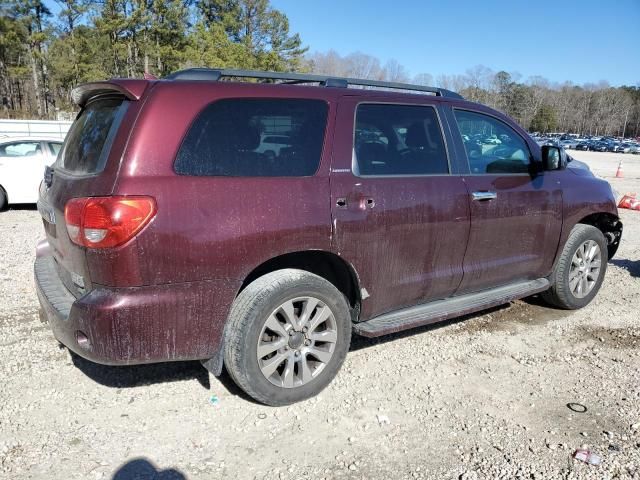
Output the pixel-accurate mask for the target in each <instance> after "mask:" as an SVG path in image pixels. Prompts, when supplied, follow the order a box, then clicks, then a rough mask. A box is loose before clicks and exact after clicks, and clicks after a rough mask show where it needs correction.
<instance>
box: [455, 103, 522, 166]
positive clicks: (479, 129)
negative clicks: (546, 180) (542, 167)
mask: <svg viewBox="0 0 640 480" xmlns="http://www.w3.org/2000/svg"><path fill="white" fill-rule="evenodd" d="M454 112H455V115H456V121H457V122H458V129H459V130H460V134H461V135H462V142H463V143H464V148H465V150H466V152H467V158H468V159H469V169H470V171H471V173H477V174H483V173H485V174H500V173H529V164H530V157H531V154H530V152H529V147H528V146H527V144H526V142H525V141H524V140H523V138H522V137H521V136H520V135H518V134H517V133H516V131H515V130H514V129H512V128H511V127H509V126H508V125H507V124H506V123H504V122H501V121H500V120H498V119H497V118H494V117H490V116H488V115H483V114H481V113H476V112H468V111H465V110H454Z"/></svg>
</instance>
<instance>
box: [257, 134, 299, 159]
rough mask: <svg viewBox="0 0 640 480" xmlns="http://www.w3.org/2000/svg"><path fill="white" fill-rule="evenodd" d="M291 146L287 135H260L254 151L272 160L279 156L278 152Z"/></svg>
mask: <svg viewBox="0 0 640 480" xmlns="http://www.w3.org/2000/svg"><path fill="white" fill-rule="evenodd" d="M290 146H291V138H289V137H288V136H287V135H262V137H261V138H260V145H259V146H258V148H256V149H255V150H254V151H255V152H257V153H262V154H263V155H264V156H265V157H267V158H269V159H272V158H275V157H279V156H280V150H281V149H283V148H287V147H290Z"/></svg>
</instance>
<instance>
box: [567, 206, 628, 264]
mask: <svg viewBox="0 0 640 480" xmlns="http://www.w3.org/2000/svg"><path fill="white" fill-rule="evenodd" d="M577 223H581V224H584V225H591V226H592V227H595V228H597V229H598V230H600V231H601V232H602V234H603V235H604V238H605V239H606V240H607V254H608V259H609V260H611V258H612V257H613V256H614V255H615V254H616V252H617V251H618V247H619V246H620V239H621V238H622V222H621V221H620V218H619V217H618V216H616V215H613V214H612V213H608V212H597V213H592V214H590V215H587V216H586V217H584V218H582V219H581V220H580V221H578V222H577Z"/></svg>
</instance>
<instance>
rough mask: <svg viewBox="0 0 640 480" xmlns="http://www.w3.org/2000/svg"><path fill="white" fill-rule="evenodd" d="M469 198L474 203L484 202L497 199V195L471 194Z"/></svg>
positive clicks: (491, 193) (490, 193)
mask: <svg viewBox="0 0 640 480" xmlns="http://www.w3.org/2000/svg"><path fill="white" fill-rule="evenodd" d="M471 198H472V199H473V200H475V201H476V202H482V201H485V200H495V199H496V198H498V194H497V193H496V192H473V193H472V194H471Z"/></svg>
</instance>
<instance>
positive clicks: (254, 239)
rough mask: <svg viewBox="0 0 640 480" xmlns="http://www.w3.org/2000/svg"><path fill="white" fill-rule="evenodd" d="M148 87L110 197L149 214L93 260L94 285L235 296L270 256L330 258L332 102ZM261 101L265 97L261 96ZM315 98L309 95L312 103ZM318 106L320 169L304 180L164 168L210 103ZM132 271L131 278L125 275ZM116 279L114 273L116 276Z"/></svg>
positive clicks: (288, 94)
mask: <svg viewBox="0 0 640 480" xmlns="http://www.w3.org/2000/svg"><path fill="white" fill-rule="evenodd" d="M185 83H186V82H176V83H168V82H167V83H163V82H159V83H157V84H156V85H155V87H154V89H153V91H152V92H151V93H150V97H149V98H148V99H147V101H146V104H145V108H144V110H143V112H142V113H141V115H140V117H139V119H138V121H137V123H136V127H135V129H134V132H133V136H132V138H131V141H130V143H129V146H128V148H127V151H126V153H125V156H124V158H123V161H122V164H121V171H120V174H119V177H118V182H117V185H116V186H115V188H114V193H115V194H121V195H151V196H153V197H154V198H155V199H156V201H157V205H158V213H157V215H156V217H155V218H154V219H153V221H152V222H151V223H150V224H149V225H148V226H147V228H146V229H145V230H144V231H143V232H142V233H141V234H140V235H138V237H136V239H135V240H134V241H133V242H132V243H131V244H127V245H125V246H124V247H121V248H119V249H112V250H111V251H109V252H106V251H105V252H104V253H102V255H105V256H108V257H109V258H108V261H104V260H105V259H104V258H102V259H101V261H99V262H96V264H95V265H94V266H93V267H94V268H93V269H92V277H93V278H94V281H95V282H96V283H101V284H106V285H109V284H112V285H118V286H125V285H126V284H127V283H129V282H132V281H134V282H135V283H136V284H138V285H140V284H142V285H154V284H167V283H180V282H194V281H202V280H211V279H231V280H234V281H236V283H237V285H238V287H239V286H240V284H241V282H242V280H243V279H244V278H245V277H246V276H247V275H248V274H249V273H250V272H251V270H253V269H254V268H255V267H256V266H258V265H260V264H261V263H263V262H264V261H266V260H268V259H270V258H273V257H275V256H278V255H282V254H285V253H289V252H295V251H301V250H314V249H317V250H329V249H330V244H331V215H330V205H329V201H330V199H329V163H330V156H331V155H330V154H331V152H330V144H331V142H330V137H331V132H332V131H333V123H334V116H335V102H334V101H333V100H332V98H327V97H328V96H329V97H330V94H329V95H328V94H327V92H328V89H322V90H321V89H314V88H310V87H299V88H300V92H297V91H295V90H296V89H293V88H291V87H288V88H282V89H281V88H278V87H274V86H270V87H268V90H264V87H262V88H261V87H259V86H255V85H248V84H226V85H225V84H220V83H218V84H212V83H209V82H192V83H191V84H189V85H185ZM262 92H264V94H263V93H262ZM314 92H315V93H314ZM314 95H315V96H314ZM261 96H269V97H282V98H296V97H300V98H319V99H322V100H326V101H327V103H328V104H329V112H328V126H327V129H326V134H325V140H324V148H323V153H322V157H321V161H320V167H319V169H318V171H317V173H316V175H315V176H313V177H286V178H283V177H280V178H267V177H262V178H260V177H253V178H251V177H242V178H234V177H195V176H183V175H177V174H176V173H175V172H174V170H173V163H174V159H175V156H176V154H177V151H178V149H179V146H180V144H181V142H182V139H183V137H184V136H185V134H186V132H187V130H188V128H189V126H190V124H191V122H192V121H193V120H194V118H195V117H196V115H197V114H198V113H199V112H200V111H201V110H202V109H203V108H204V107H205V106H206V105H208V104H209V103H211V102H213V101H215V100H218V99H220V98H241V97H251V98H256V97H261ZM131 271H134V272H136V273H137V274H138V275H134V276H132V275H131V274H130V273H127V272H131ZM121 272H122V273H121Z"/></svg>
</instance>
